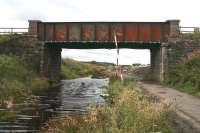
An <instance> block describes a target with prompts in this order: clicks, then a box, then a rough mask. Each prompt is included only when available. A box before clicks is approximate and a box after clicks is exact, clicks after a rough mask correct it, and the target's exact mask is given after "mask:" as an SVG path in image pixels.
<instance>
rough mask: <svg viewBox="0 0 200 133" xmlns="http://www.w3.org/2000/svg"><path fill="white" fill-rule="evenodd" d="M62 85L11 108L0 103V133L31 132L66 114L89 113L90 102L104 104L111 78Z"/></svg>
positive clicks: (75, 80) (69, 82)
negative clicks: (104, 95)
mask: <svg viewBox="0 0 200 133" xmlns="http://www.w3.org/2000/svg"><path fill="white" fill-rule="evenodd" d="M61 83H62V86H61V87H58V88H51V89H50V90H49V91H47V92H44V93H43V94H40V95H38V96H33V97H30V98H28V99H27V100H26V101H24V102H23V103H20V104H14V106H13V108H12V109H5V108H3V107H2V106H0V117H1V120H0V133H11V132H12V133H29V132H30V133H32V132H37V130H38V128H39V127H40V126H41V124H42V123H44V122H45V121H46V120H47V119H49V118H51V117H52V116H55V115H63V114H66V113H73V114H74V113H78V114H80V113H83V114H84V113H86V112H87V111H88V110H89V109H90V106H89V105H90V104H92V103H99V104H103V103H104V99H103V98H102V97H101V94H103V93H104V92H105V90H103V88H102V87H103V86H106V85H107V84H108V79H91V78H89V77H88V78H79V79H74V80H63V81H61Z"/></svg>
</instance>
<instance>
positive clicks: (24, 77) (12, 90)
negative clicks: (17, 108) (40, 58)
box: [0, 55, 48, 102]
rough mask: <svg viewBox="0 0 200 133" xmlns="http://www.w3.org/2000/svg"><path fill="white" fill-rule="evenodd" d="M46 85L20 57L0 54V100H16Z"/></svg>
mask: <svg viewBox="0 0 200 133" xmlns="http://www.w3.org/2000/svg"><path fill="white" fill-rule="evenodd" d="M46 87H48V82H47V81H46V80H43V79H41V78H40V77H39V76H38V75H37V74H36V73H35V72H34V71H33V70H31V69H30V68H29V67H28V66H27V65H26V64H25V63H24V62H23V61H22V60H21V59H19V58H18V57H15V56H7V55H0V100H1V102H3V101H4V100H9V99H14V100H15V102H18V101H20V100H22V99H24V98H26V97H27V96H29V95H30V94H32V93H33V92H34V91H37V90H40V89H41V88H46Z"/></svg>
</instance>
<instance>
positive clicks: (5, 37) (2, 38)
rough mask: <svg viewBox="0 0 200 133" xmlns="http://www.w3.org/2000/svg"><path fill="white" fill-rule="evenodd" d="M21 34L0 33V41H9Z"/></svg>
mask: <svg viewBox="0 0 200 133" xmlns="http://www.w3.org/2000/svg"><path fill="white" fill-rule="evenodd" d="M20 36H21V35H18V34H13V35H0V43H1V42H6V41H9V40H11V39H15V38H18V37H20Z"/></svg>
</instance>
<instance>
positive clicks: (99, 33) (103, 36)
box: [96, 24, 109, 41]
mask: <svg viewBox="0 0 200 133" xmlns="http://www.w3.org/2000/svg"><path fill="white" fill-rule="evenodd" d="M96 40H97V41H108V40H109V27H108V24H97V25H96Z"/></svg>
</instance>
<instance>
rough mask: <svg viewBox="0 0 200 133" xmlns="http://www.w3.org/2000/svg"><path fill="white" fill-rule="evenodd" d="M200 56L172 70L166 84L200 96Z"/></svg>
mask: <svg viewBox="0 0 200 133" xmlns="http://www.w3.org/2000/svg"><path fill="white" fill-rule="evenodd" d="M199 68H200V55H199V56H197V57H195V58H193V59H191V60H188V61H186V62H185V63H184V64H179V65H177V66H175V67H174V68H173V69H171V71H170V73H169V78H168V80H167V81H166V83H167V84H168V85H170V86H172V87H174V88H176V89H178V90H180V91H183V92H186V93H189V94H192V95H195V96H200V69H199Z"/></svg>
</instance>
